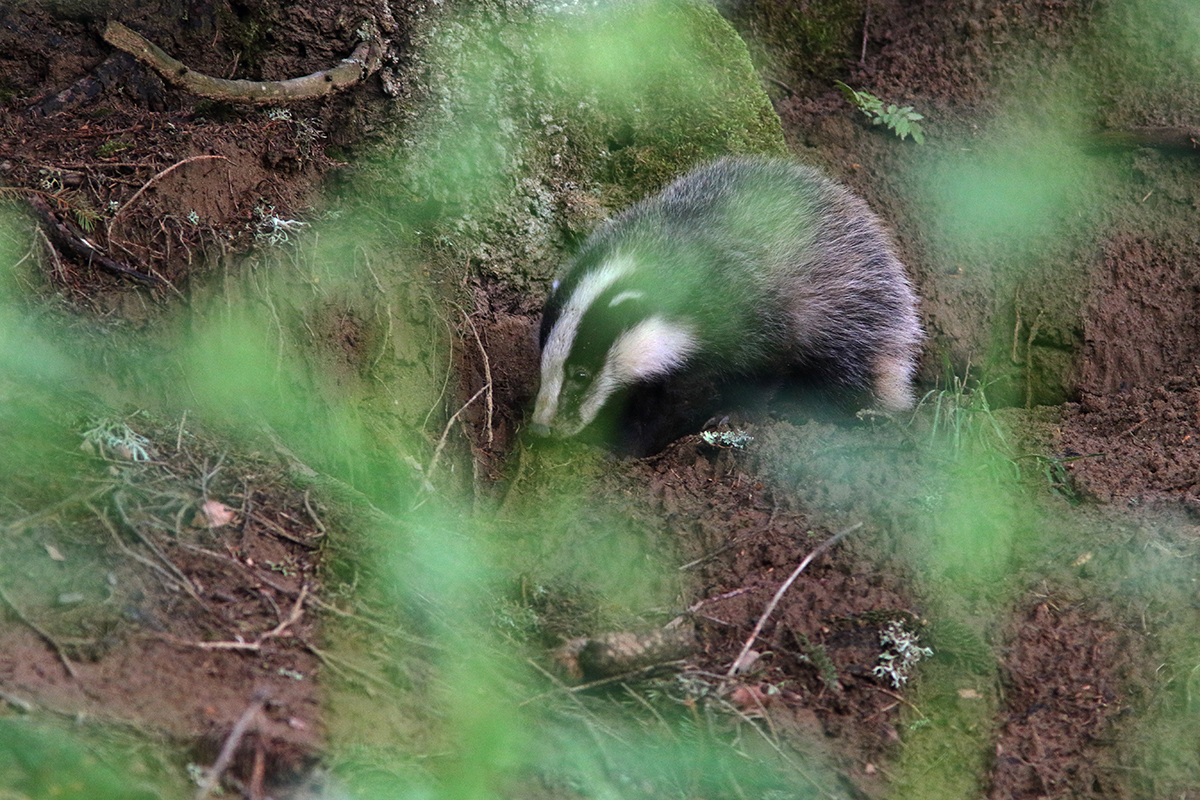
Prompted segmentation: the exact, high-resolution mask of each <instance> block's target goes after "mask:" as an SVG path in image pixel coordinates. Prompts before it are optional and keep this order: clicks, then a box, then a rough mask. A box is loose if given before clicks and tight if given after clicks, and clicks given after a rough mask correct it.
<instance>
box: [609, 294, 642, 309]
mask: <svg viewBox="0 0 1200 800" xmlns="http://www.w3.org/2000/svg"><path fill="white" fill-rule="evenodd" d="M645 296H646V295H645V294H644V293H642V292H635V291H629V292H621V293H620V294H619V295H617V296H616V297H614V298H613V299H612V300H609V301H608V307H609V308H612V307H613V306H616V305H620V304H621V303H624V302H625V301H626V300H641V299H642V298H643V297H645Z"/></svg>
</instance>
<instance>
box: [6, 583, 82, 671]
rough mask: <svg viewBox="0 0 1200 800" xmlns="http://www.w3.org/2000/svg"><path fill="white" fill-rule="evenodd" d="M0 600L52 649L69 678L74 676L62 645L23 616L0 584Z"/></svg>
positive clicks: (73, 669)
mask: <svg viewBox="0 0 1200 800" xmlns="http://www.w3.org/2000/svg"><path fill="white" fill-rule="evenodd" d="M0 600H3V601H4V605H6V606H8V607H9V608H10V609H12V612H13V614H15V615H16V617H17V619H19V620H20V621H21V622H23V623H24V624H25V625H26V627H28V628H29V630H31V631H33V632H34V633H36V634H37V635H38V638H40V639H41V640H42V641H43V642H45V643H46V644H47V645H49V647H50V649H51V650H53V651H54V654H55V655H56V656H58V660H59V661H61V662H62V665H63V669H65V670H66V671H67V675H69V676H70V677H71V678H75V677H76V675H75V668H74V667H73V666H71V662H70V660H69V659H68V658H67V654H66V653H64V652H63V649H62V646H61V645H59V643H58V642H57V641H55V639H54V637H53V636H51V635H50V634H49V633H47V632H46V631H44V630H43V629H42V628H41V627H40V626H39V625H38V624H37V623H36V622H34V621H33V620H31V619H30V618H29V617H27V616H25V615H24V614H23V613H22V612H21V609H19V608H17V604H16V603H14V602H13V601H12V598H10V597H9V596H8V593H7V592H6V591H4V587H3V586H0Z"/></svg>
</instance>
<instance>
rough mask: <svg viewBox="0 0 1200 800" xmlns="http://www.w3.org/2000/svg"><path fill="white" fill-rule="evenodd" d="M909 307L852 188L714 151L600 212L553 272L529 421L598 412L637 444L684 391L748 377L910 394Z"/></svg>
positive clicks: (909, 297) (537, 423)
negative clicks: (596, 224)
mask: <svg viewBox="0 0 1200 800" xmlns="http://www.w3.org/2000/svg"><path fill="white" fill-rule="evenodd" d="M916 307H917V300H916V296H915V295H914V293H913V290H912V287H911V286H910V285H909V282H908V279H907V278H906V277H905V274H904V265H903V264H901V262H900V260H899V259H898V258H897V257H896V255H895V253H894V252H893V245H892V243H891V240H890V238H889V237H888V235H887V233H886V232H885V230H884V228H883V226H882V224H881V223H880V221H879V220H878V218H877V217H876V216H875V215H874V214H873V213H871V211H870V210H869V209H868V208H867V206H866V204H865V203H864V202H863V201H862V200H860V199H858V198H857V197H855V196H854V195H852V194H851V193H850V192H849V191H847V190H846V189H844V188H842V187H841V186H838V185H837V184H835V183H833V182H832V181H830V180H828V179H827V178H825V177H823V176H822V175H821V174H820V173H819V172H817V171H816V170H813V169H811V168H808V167H804V166H800V165H798V164H794V163H792V162H789V161H783V160H771V159H755V158H726V159H721V160H719V161H715V162H712V163H709V164H707V165H704V166H701V167H699V168H698V169H696V170H694V171H693V172H691V173H689V174H687V175H685V176H684V177H682V178H680V179H678V180H676V181H675V182H674V183H673V184H671V185H670V186H668V187H667V188H666V189H665V190H664V191H663V192H661V193H660V194H658V195H655V196H653V197H650V198H648V199H646V200H643V201H642V202H640V203H638V204H636V205H634V206H632V207H630V208H628V209H626V210H625V211H624V212H622V213H621V214H619V215H617V216H615V217H613V218H612V219H610V220H609V221H607V222H606V223H604V224H603V225H602V226H601V227H600V228H599V229H597V230H596V231H595V232H594V233H593V234H592V235H591V236H590V237H589V238H588V239H587V240H586V241H585V242H584V244H583V246H582V248H581V249H580V251H579V252H578V253H577V254H576V256H575V257H574V258H573V259H571V261H570V262H569V263H568V264H566V266H565V268H564V269H563V270H562V272H561V273H560V275H559V276H558V278H557V279H556V280H555V281H554V288H553V290H552V291H551V293H550V296H549V298H548V299H547V301H546V305H545V308H544V311H543V315H542V325H541V336H540V339H541V349H542V361H541V387H540V390H539V393H538V397H537V401H536V405H535V408H534V413H533V426H532V427H533V430H534V432H535V433H537V434H541V435H553V436H557V437H568V436H574V435H576V434H578V433H580V432H581V431H583V430H584V429H585V428H588V427H589V426H591V425H592V424H593V423H594V422H596V420H597V419H598V418H604V419H606V420H608V421H610V422H611V423H612V424H614V425H616V426H617V430H616V431H615V434H616V436H617V437H618V438H621V439H624V440H625V441H626V443H627V444H629V445H631V449H641V450H646V449H650V448H653V447H657V446H661V445H662V444H665V443H666V442H665V441H661V439H662V437H664V436H667V435H671V434H677V433H680V432H682V431H677V430H672V429H671V424H670V423H667V422H665V420H668V419H672V418H673V419H676V420H678V419H679V416H680V415H679V413H678V412H679V410H680V407H681V406H688V407H689V408H693V409H695V413H694V414H693V415H692V416H693V417H695V416H696V415H698V414H701V413H703V411H704V402H703V397H715V396H718V395H719V394H720V392H721V390H722V388H727V387H730V386H751V385H756V384H757V383H758V382H764V383H766V384H770V385H779V384H785V383H792V382H796V383H800V384H805V385H807V384H813V383H815V384H817V385H819V386H821V387H822V388H824V389H827V390H830V391H832V393H833V394H835V395H837V396H840V397H842V398H853V399H854V401H855V402H861V401H864V400H865V401H866V402H868V403H874V404H876V405H878V406H880V407H882V408H884V409H889V410H899V409H904V408H908V407H910V406H911V405H912V394H911V389H910V381H911V378H912V373H913V371H914V368H915V363H916V354H917V349H918V347H919V345H920V341H921V329H920V324H919V322H918V319H917V310H916ZM710 411H711V409H710ZM684 416H687V415H684ZM691 421H692V422H694V420H691ZM610 433H611V432H610Z"/></svg>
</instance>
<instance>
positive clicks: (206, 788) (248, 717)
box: [195, 690, 268, 800]
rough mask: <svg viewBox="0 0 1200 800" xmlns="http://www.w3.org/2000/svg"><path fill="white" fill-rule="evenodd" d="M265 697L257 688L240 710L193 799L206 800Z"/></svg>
mask: <svg viewBox="0 0 1200 800" xmlns="http://www.w3.org/2000/svg"><path fill="white" fill-rule="evenodd" d="M267 698H268V695H267V693H266V692H265V691H262V690H259V691H257V692H255V693H254V698H253V699H252V700H251V701H250V705H248V706H246V710H245V711H243V712H242V716H241V717H239V718H238V721H237V722H236V723H234V726H233V730H231V731H230V732H229V736H228V737H227V738H226V739H225V745H224V746H223V747H222V748H221V753H220V755H218V756H217V760H216V761H215V762H214V763H213V765H212V767H211V768H210V769H209V770H208V772H207V774H205V776H204V782H203V783H201V784H200V788H199V789H198V790H197V791H196V796H195V800H207V798H208V796H209V795H210V794H211V793H212V790H213V789H215V788H216V787H217V784H218V783H220V782H221V776H222V775H223V774H224V773H225V770H226V769H227V768H228V767H229V762H230V761H232V760H233V756H234V753H236V752H237V749H238V745H240V744H241V743H242V737H243V736H245V735H246V731H248V730H249V729H250V725H251V723H257V721H258V715H259V712H261V711H262V709H263V706H264V705H266V703H267Z"/></svg>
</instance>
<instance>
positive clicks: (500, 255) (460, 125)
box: [394, 0, 786, 287]
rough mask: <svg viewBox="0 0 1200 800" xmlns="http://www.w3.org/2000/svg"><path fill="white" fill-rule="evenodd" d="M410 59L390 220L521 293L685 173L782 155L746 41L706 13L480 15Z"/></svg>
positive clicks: (467, 15) (443, 29)
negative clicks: (414, 73)
mask: <svg viewBox="0 0 1200 800" xmlns="http://www.w3.org/2000/svg"><path fill="white" fill-rule="evenodd" d="M421 59H422V62H423V63H422V65H421V66H420V67H419V69H420V70H421V71H423V73H424V74H425V75H426V76H428V77H429V79H430V80H429V93H428V97H427V100H426V103H425V106H424V108H423V110H422V111H421V112H420V116H419V122H418V123H417V124H416V125H415V126H414V128H415V130H410V134H413V135H412V136H411V138H410V139H409V146H406V147H404V148H403V149H402V150H401V151H399V152H398V153H397V154H396V158H397V159H398V162H399V163H398V164H397V165H396V166H397V167H398V172H397V173H394V174H395V175H396V179H397V183H398V184H400V185H403V186H404V187H405V189H404V195H403V196H402V197H400V198H399V199H398V201H397V211H399V212H400V213H401V214H404V213H408V212H411V213H412V217H411V221H410V222H409V227H411V228H412V229H413V232H414V233H415V232H416V230H418V229H419V230H420V235H421V237H422V238H423V241H424V242H425V243H426V244H427V245H433V246H432V247H431V248H428V250H429V251H430V252H432V253H433V258H434V260H435V261H437V260H438V259H439V258H440V259H441V260H443V261H444V262H445V263H446V264H447V265H451V264H452V265H455V266H454V267H453V268H455V269H462V264H464V263H469V264H470V265H471V268H472V269H473V270H474V271H476V272H477V273H478V274H483V275H489V276H492V277H496V278H499V279H501V280H503V281H505V282H508V283H510V284H513V285H515V286H518V287H522V286H526V285H528V284H531V283H533V284H536V283H540V282H543V281H545V280H546V279H547V278H548V276H549V275H550V274H551V273H552V272H553V270H554V268H555V266H556V265H557V264H558V262H559V261H560V260H561V258H562V257H563V254H564V253H565V252H567V251H569V250H570V249H571V246H572V245H573V244H574V243H576V242H577V241H578V240H579V239H580V238H582V237H583V236H586V234H587V233H588V232H590V230H591V229H592V228H593V227H594V226H595V225H596V224H597V223H598V222H599V221H600V220H601V219H603V218H604V217H606V216H608V215H609V214H611V213H612V212H613V211H615V210H618V209H620V208H621V207H623V206H625V205H628V204H629V203H630V202H632V201H634V200H636V199H638V198H640V197H643V196H645V195H646V194H649V193H651V192H653V191H656V190H657V189H659V188H661V187H662V186H663V185H664V184H665V183H666V182H667V181H669V180H670V179H671V178H673V177H675V176H676V175H678V174H680V173H682V172H684V171H686V170H687V169H688V168H689V167H690V166H692V165H693V164H695V163H696V162H699V161H703V160H707V159H711V158H714V157H717V156H720V155H724V154H730V153H767V154H778V155H783V154H785V153H786V147H785V145H784V140H783V134H782V129H781V126H780V123H779V119H778V117H777V116H776V115H775V112H774V110H773V109H772V107H771V104H770V101H769V99H768V98H767V96H766V93H765V92H764V91H763V90H762V87H761V86H760V84H759V81H758V77H757V75H756V74H755V72H754V69H753V66H752V65H751V62H750V58H749V54H748V52H747V50H746V47H745V45H744V43H743V42H742V40H741V39H740V38H739V37H738V35H737V33H736V32H735V31H734V30H733V28H732V27H731V26H730V25H729V24H728V23H727V22H726V21H725V20H724V19H723V18H722V17H721V16H720V15H719V14H717V12H716V11H715V10H714V9H713V8H712V7H710V6H708V5H706V4H703V3H698V2H689V0H657V1H656V2H638V3H632V2H630V3H615V4H612V5H609V6H601V7H592V6H588V7H586V8H585V7H584V6H582V5H580V6H575V5H569V4H564V5H563V6H561V7H558V8H550V7H548V6H546V5H538V4H522V3H501V2H484V3H480V4H478V5H477V6H475V7H473V8H472V9H471V10H469V11H467V12H464V13H461V14H458V15H456V16H452V17H447V18H445V19H443V20H441V21H440V22H439V23H438V24H437V25H436V27H435V29H433V30H431V33H430V36H429V44H428V46H427V47H426V49H425V50H424V51H423V53H422V55H421Z"/></svg>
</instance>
